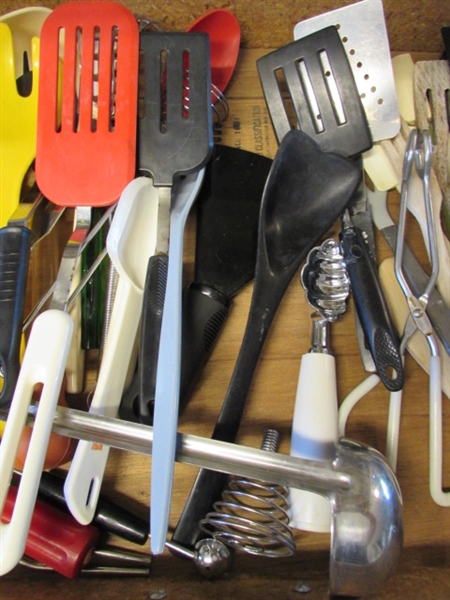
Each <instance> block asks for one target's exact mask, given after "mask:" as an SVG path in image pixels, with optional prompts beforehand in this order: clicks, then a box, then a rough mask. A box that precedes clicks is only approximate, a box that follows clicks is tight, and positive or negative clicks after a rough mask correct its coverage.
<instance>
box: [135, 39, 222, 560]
mask: <svg viewBox="0 0 450 600" xmlns="http://www.w3.org/2000/svg"><path fill="white" fill-rule="evenodd" d="M141 53H142V57H143V62H144V65H143V66H144V70H145V76H144V85H145V90H144V103H143V107H142V109H143V114H141V115H140V116H141V118H140V121H139V127H138V132H139V138H138V139H139V144H138V164H139V170H140V172H141V173H143V174H146V175H150V176H151V177H152V179H153V184H154V186H155V187H157V188H158V195H159V206H158V224H157V227H158V230H157V241H156V253H155V256H153V257H151V258H150V261H149V267H148V272H147V280H146V286H145V291H144V305H143V315H142V328H141V348H140V359H139V364H140V368H141V389H140V408H141V414H142V413H144V412H145V409H146V407H148V406H149V404H151V403H152V402H153V401H154V418H153V426H154V439H153V451H152V476H151V477H152V481H151V483H152V485H151V507H152V510H151V519H150V529H151V549H152V552H153V553H154V554H160V553H161V552H162V551H163V550H164V546H165V541H166V535H167V529H168V521H169V510H170V497H171V492H172V481H173V467H174V460H175V449H176V431H177V418H178V404H179V393H180V386H179V381H180V368H181V261H182V252H181V250H180V248H182V235H183V229H184V219H185V218H186V216H187V212H188V210H189V208H190V206H191V205H192V202H193V201H194V199H195V195H196V191H198V187H199V186H198V185H197V187H195V185H194V186H193V187H192V192H191V193H190V194H184V195H183V194H180V193H178V194H174V195H173V198H172V193H171V190H172V185H173V183H174V181H175V179H176V178H177V177H178V176H180V175H188V174H190V173H195V172H198V171H200V169H201V168H202V167H203V166H204V165H205V163H206V162H207V160H208V158H209V156H210V154H211V152H212V147H213V143H212V117H211V109H210V101H211V74H210V62H209V39H208V36H207V34H204V33H159V32H158V33H155V32H147V33H146V32H143V33H142V34H141ZM199 177H200V175H199ZM197 179H198V178H197ZM170 227H172V232H171V240H170V246H169V231H170ZM175 240H176V242H175ZM169 250H170V252H169ZM172 251H173V254H172ZM178 283H180V294H179V297H178V294H177V293H175V295H176V296H177V298H174V297H173V295H174V294H171V293H170V292H169V289H170V290H177V289H178ZM166 286H167V294H166ZM155 373H156V376H155Z"/></svg>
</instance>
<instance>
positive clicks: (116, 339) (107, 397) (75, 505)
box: [64, 177, 157, 525]
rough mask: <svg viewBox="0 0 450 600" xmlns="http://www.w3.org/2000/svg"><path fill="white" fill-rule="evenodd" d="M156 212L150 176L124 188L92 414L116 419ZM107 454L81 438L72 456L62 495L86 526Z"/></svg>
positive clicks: (111, 243) (112, 238)
mask: <svg viewBox="0 0 450 600" xmlns="http://www.w3.org/2000/svg"><path fill="white" fill-rule="evenodd" d="M156 210H157V193H156V190H155V188H154V187H153V184H152V182H151V180H149V179H148V178H145V177H139V178H136V179H134V180H133V181H132V182H131V183H130V184H128V186H127V187H126V188H125V190H124V192H123V193H122V196H121V198H120V200H119V202H118V205H117V208H116V212H115V214H114V218H113V221H112V223H111V227H110V231H109V233H108V238H107V248H108V252H109V254H110V256H111V260H112V262H113V264H114V267H115V268H116V269H117V271H118V273H119V281H118V284H117V291H116V296H115V299H114V305H113V310H112V313H111V319H110V323H109V329H108V335H107V338H106V343H105V347H104V350H103V357H102V362H101V365H100V370H99V374H98V381H97V384H96V387H95V391H94V395H93V399H92V403H91V406H90V408H89V412H91V413H95V414H99V415H103V416H107V417H115V416H117V413H118V410H119V406H120V401H121V398H122V393H123V389H124V386H125V381H126V378H127V373H128V368H129V364H130V360H131V356H132V354H133V348H134V343H135V339H136V334H137V330H138V326H139V320H140V316H141V311H142V300H143V287H144V282H145V268H141V269H139V265H142V267H145V265H146V264H147V262H148V258H149V256H150V255H151V253H152V252H153V251H154V246H155V240H156V231H155V229H156V228H155V224H156V214H157V213H156ZM136 252H139V254H136ZM125 253H127V258H126V259H124V256H125ZM124 262H126V263H127V264H126V265H124V264H123V263H124ZM129 263H132V264H129ZM108 454H109V446H105V445H103V444H96V443H91V442H89V441H86V440H80V442H79V443H78V446H77V449H76V452H75V455H74V457H73V459H72V463H71V465H70V468H69V472H68V474H67V477H66V481H65V484H64V495H65V499H66V503H67V506H68V507H69V510H70V512H71V513H72V515H73V516H74V517H75V519H76V520H77V521H78V522H79V523H81V524H83V525H87V524H89V523H90V522H91V521H92V519H93V518H94V515H95V510H96V508H97V503H98V498H99V494H100V489H101V485H102V481H103V475H104V472H105V467H106V462H107V460H108Z"/></svg>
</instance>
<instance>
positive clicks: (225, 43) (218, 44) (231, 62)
mask: <svg viewBox="0 0 450 600" xmlns="http://www.w3.org/2000/svg"><path fill="white" fill-rule="evenodd" d="M186 31H201V32H204V33H207V34H208V35H209V42H210V62H211V83H212V84H213V85H215V86H216V87H217V88H218V89H219V90H220V91H221V92H222V93H223V91H224V90H225V88H226V87H227V85H228V82H229V81H230V78H231V76H232V74H233V71H234V68H235V66H236V61H237V57H238V54H239V44H240V42H241V29H240V26H239V22H238V20H237V19H236V17H235V16H234V14H233V13H232V12H230V11H229V10H227V9H225V8H217V9H213V10H210V11H208V12H206V13H205V14H203V15H201V16H200V17H198V19H196V20H195V21H194V22H193V23H191V24H190V25H189V27H187V29H186Z"/></svg>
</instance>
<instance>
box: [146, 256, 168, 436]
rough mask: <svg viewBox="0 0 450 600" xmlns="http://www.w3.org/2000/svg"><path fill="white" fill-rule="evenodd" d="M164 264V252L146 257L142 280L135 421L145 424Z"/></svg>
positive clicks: (149, 409)
mask: <svg viewBox="0 0 450 600" xmlns="http://www.w3.org/2000/svg"><path fill="white" fill-rule="evenodd" d="M168 266H169V258H168V256H167V255H158V256H152V257H150V260H149V261H148V268H147V276H146V281H145V290H144V301H143V307H142V322H141V341H140V351H139V370H140V388H139V420H140V422H141V423H145V424H146V425H151V424H152V423H153V409H154V405H155V389H156V372H157V368H158V353H159V340H160V337H161V324H162V317H163V310H164V299H165V295H166V286H167V269H168Z"/></svg>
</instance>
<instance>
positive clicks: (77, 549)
mask: <svg viewBox="0 0 450 600" xmlns="http://www.w3.org/2000/svg"><path fill="white" fill-rule="evenodd" d="M16 497H17V487H15V486H13V485H11V486H10V488H9V492H8V496H7V498H6V503H5V508H4V510H3V514H2V521H3V522H4V523H9V521H10V520H11V515H12V512H13V508H14V503H15V501H16ZM99 535H100V532H99V530H98V529H97V528H96V527H93V526H92V525H80V524H79V523H78V522H77V521H76V520H75V519H74V518H73V517H72V516H70V515H67V514H65V513H63V512H61V511H60V510H58V509H57V508H55V507H53V506H51V505H50V504H47V503H45V502H43V501H42V500H39V499H37V500H36V505H35V508H34V512H33V517H32V519H31V526H30V530H29V533H28V538H27V543H26V546H25V554H26V556H28V557H29V558H33V559H34V560H37V561H39V562H41V563H43V564H45V565H47V566H48V567H51V568H52V569H53V570H54V571H57V572H58V573H60V574H61V575H64V576H65V577H68V578H70V579H73V578H74V577H76V576H77V575H78V574H79V572H80V571H81V569H82V567H83V565H84V564H85V563H86V562H87V560H88V559H89V553H90V551H91V550H92V548H93V547H94V545H95V543H96V542H97V540H98V537H99Z"/></svg>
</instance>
